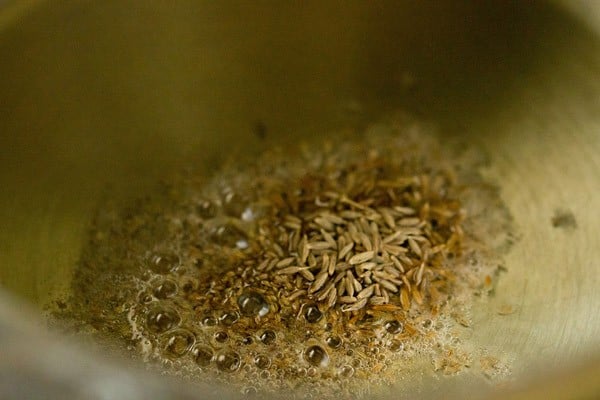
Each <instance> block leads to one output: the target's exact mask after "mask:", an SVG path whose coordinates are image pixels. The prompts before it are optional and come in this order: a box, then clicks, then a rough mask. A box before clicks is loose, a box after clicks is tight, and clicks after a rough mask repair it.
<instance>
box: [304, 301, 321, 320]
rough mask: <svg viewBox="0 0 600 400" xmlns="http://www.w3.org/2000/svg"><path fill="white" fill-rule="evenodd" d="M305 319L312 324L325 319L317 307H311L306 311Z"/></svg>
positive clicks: (307, 307)
mask: <svg viewBox="0 0 600 400" xmlns="http://www.w3.org/2000/svg"><path fill="white" fill-rule="evenodd" d="M304 318H306V321H308V322H310V323H311V324H312V323H315V322H319V321H320V320H321V318H323V313H321V310H319V308H318V307H317V306H316V305H309V306H306V308H305V310H304Z"/></svg>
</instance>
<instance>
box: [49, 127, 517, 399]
mask: <svg viewBox="0 0 600 400" xmlns="http://www.w3.org/2000/svg"><path fill="white" fill-rule="evenodd" d="M481 166H482V159H481V157H480V155H479V154H478V153H477V152H476V151H473V150H472V149H469V148H464V147H463V148H460V146H456V144H448V143H442V142H440V141H439V139H438V137H437V136H436V134H435V132H434V129H433V128H432V127H431V126H428V125H426V124H422V123H418V122H415V121H414V120H411V119H407V118H395V119H392V120H388V121H384V122H382V123H379V124H376V125H373V126H371V127H369V128H368V129H366V130H365V131H360V132H343V133H338V134H335V135H331V136H329V137H328V139H327V140H326V141H319V140H313V141H311V142H309V143H304V144H301V143H298V145H297V146H295V147H294V146H290V147H289V148H286V149H285V150H283V149H278V150H270V151H267V152H264V153H263V154H260V155H257V156H256V157H255V158H251V159H248V158H247V157H235V156H233V157H232V158H231V159H230V160H229V161H228V162H226V163H225V164H224V165H223V166H222V167H221V168H220V169H219V170H218V171H216V172H214V174H212V175H206V174H200V173H197V172H187V173H185V174H182V175H181V176H179V177H178V178H175V179H173V180H172V181H170V182H167V183H165V184H164V185H163V186H162V190H161V191H158V192H155V193H149V194H148V195H147V196H146V197H144V198H140V199H139V200H138V201H136V202H133V203H131V204H129V205H128V206H127V207H121V208H119V207H114V206H111V205H106V206H104V207H103V208H102V209H100V210H98V212H97V216H96V219H95V221H94V225H93V227H92V229H91V232H90V240H89V245H88V246H87V247H86V249H85V251H84V253H83V255H82V259H81V261H80V266H79V268H78V271H77V273H76V277H75V280H74V283H73V289H74V290H73V293H74V294H73V296H72V298H71V299H70V300H69V307H68V310H67V311H65V312H64V313H63V315H62V317H61V318H62V319H63V320H70V321H71V322H74V321H77V322H76V323H75V325H80V326H81V325H82V326H84V327H85V328H86V329H84V330H85V331H87V332H89V331H91V332H93V335H94V336H95V337H97V338H100V339H102V340H105V339H106V338H108V339H109V341H112V342H114V343H120V345H119V346H121V347H122V348H123V349H128V350H129V351H130V352H131V354H132V356H133V357H136V358H139V359H141V360H143V361H144V362H146V363H147V365H148V366H149V367H150V368H156V369H159V370H160V371H163V372H166V373H169V374H173V375H177V376H181V377H185V378H189V379H192V380H218V381H223V382H227V383H229V384H232V385H234V386H235V387H238V388H239V390H240V391H242V392H243V393H249V394H250V393H256V392H281V391H291V392H290V393H299V396H300V393H301V396H307V395H308V396H317V395H318V396H332V395H334V394H336V395H339V396H342V397H348V398H353V397H361V396H363V395H365V394H367V393H370V392H372V391H376V390H379V389H381V388H384V387H385V386H386V385H388V384H391V383H393V382H397V381H398V379H399V377H401V376H402V375H408V374H410V373H411V372H414V370H415V368H418V366H419V365H422V364H423V363H426V364H429V365H430V366H431V367H428V368H429V369H431V370H432V371H439V372H440V373H444V374H457V373H460V372H461V371H462V370H463V369H465V368H467V367H469V366H470V365H471V363H472V356H473V355H472V354H471V349H470V347H469V346H468V344H465V343H463V338H462V337H461V335H460V333H459V332H460V329H459V327H460V326H469V325H470V324H471V323H472V322H471V320H470V316H469V312H470V306H471V304H472V302H473V299H474V298H476V297H481V296H483V295H485V294H487V293H488V292H489V291H491V290H492V289H493V286H494V281H495V279H496V278H497V272H498V269H499V268H500V267H501V264H502V260H501V253H502V252H503V251H504V250H505V249H506V246H507V244H508V243H509V242H510V216H509V214H508V211H507V210H506V209H505V207H504V206H503V203H502V201H501V199H500V197H499V193H498V191H497V189H496V188H495V187H494V186H493V185H492V184H490V183H489V182H485V181H484V180H483V179H482V177H481V175H480V174H479V172H478V171H479V169H480V168H481ZM440 177H441V178H440ZM438 178H439V179H438ZM394 182H396V183H394ZM398 182H400V183H398ZM436 182H437V183H436ZM394 185H396V186H394ZM332 213H334V214H335V213H337V214H335V215H334V214H332ZM386 213H388V214H393V215H392V216H389V215H388V216H386ZM394 213H395V214H394ZM403 213H405V214H406V215H404V214H403ZM323 217H325V219H323ZM327 218H329V220H327ZM336 218H337V219H336ZM344 218H346V219H344ZM338 219H341V222H336V221H338ZM390 219H391V221H390ZM298 221H299V222H298ZM402 221H404V222H403V223H402ZM396 222H398V224H399V225H398V226H397V227H396V225H395V224H396ZM295 224H298V226H296V225H295ZM336 224H337V225H336ZM356 227H358V228H356ZM361 227H362V228H361ZM353 230H354V231H353ZM295 232H298V235H300V236H302V235H304V236H303V238H302V239H300V238H299V236H298V237H294V234H295ZM365 232H366V233H368V235H367V234H366V233H365ZM386 232H387V233H386ZM384 233H385V234H384ZM373 235H375V236H373ZM386 235H387V236H386ZM394 235H395V236H394ZM402 235H404V236H402ZM411 235H412V236H411ZM323 238H325V240H324V239H323ZM398 238H401V239H398ZM394 240H396V242H394ZM327 241H329V242H330V243H329V244H328V243H327ZM350 242H352V243H350ZM303 246H304V247H303ZM311 246H312V247H311ZM386 246H387V247H386ZM308 247H311V248H312V249H313V250H312V252H311V251H308V250H306V251H305V253H306V254H304V255H302V254H301V253H303V252H304V251H303V249H305V248H308ZM347 247H348V248H349V247H351V250H348V252H346V253H344V254H342V248H347ZM344 251H345V250H344ZM311 257H312V258H311ZM332 257H336V258H335V261H334V262H331V260H332ZM361 257H362V258H365V260H364V261H361V260H359V259H360V258H361ZM327 262H329V263H330V264H331V265H332V266H331V268H330V269H331V271H330V272H329V273H325V271H326V270H327V269H328V267H327V266H326V265H325V264H326V263H327ZM320 263H323V264H324V265H323V266H321V264H320ZM336 264H337V265H336ZM394 268H396V269H394ZM338 269H340V270H341V271H342V272H340V273H338ZM370 269H373V270H376V272H374V273H373V274H371V273H370ZM319 272H320V273H319ZM321 278H323V279H321ZM345 279H348V281H345ZM320 280H322V281H323V282H322V283H321V282H320ZM317 281H319V283H316V282H317ZM344 282H346V283H344ZM347 282H350V283H347ZM328 285H329V286H328ZM327 287H328V288H329V289H328V290H327V291H325V289H323V288H327ZM364 293H367V294H365V295H364V296H362V297H361V295H362V294H364ZM489 358H490V359H491V360H492V361H493V362H492V361H490V363H491V364H490V365H491V366H490V367H489V368H488V372H489V373H490V375H493V374H500V373H504V372H505V369H506V366H503V365H501V364H500V363H498V362H497V360H495V359H493V357H489Z"/></svg>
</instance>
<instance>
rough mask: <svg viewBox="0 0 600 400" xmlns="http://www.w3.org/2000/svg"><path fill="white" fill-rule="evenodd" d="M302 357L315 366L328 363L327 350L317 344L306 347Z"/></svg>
mask: <svg viewBox="0 0 600 400" xmlns="http://www.w3.org/2000/svg"><path fill="white" fill-rule="evenodd" d="M304 359H305V360H306V361H308V363H309V364H311V365H314V366H316V367H324V366H326V365H327V364H328V363H329V356H328V355H327V352H326V351H325V350H324V349H323V348H322V347H321V346H318V345H313V346H310V347H308V348H307V349H306V350H305V351H304Z"/></svg>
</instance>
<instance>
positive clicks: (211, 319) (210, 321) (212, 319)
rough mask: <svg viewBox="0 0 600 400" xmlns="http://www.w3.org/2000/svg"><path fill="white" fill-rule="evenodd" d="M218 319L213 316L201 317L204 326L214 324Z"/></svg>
mask: <svg viewBox="0 0 600 400" xmlns="http://www.w3.org/2000/svg"><path fill="white" fill-rule="evenodd" d="M217 323H218V321H217V319H216V318H215V317H212V316H209V315H208V316H206V317H204V318H202V325H204V326H215V325H217Z"/></svg>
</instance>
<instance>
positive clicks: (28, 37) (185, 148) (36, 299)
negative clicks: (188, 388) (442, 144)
mask: <svg viewBox="0 0 600 400" xmlns="http://www.w3.org/2000/svg"><path fill="white" fill-rule="evenodd" d="M598 10H599V8H598V7H597V6H595V5H593V4H592V3H588V2H568V3H566V4H563V3H556V4H554V3H550V4H548V3H542V2H517V1H509V2H498V1H491V2H479V1H463V2H453V1H448V2H425V3H422V2H416V3H413V2H401V3H398V2H384V1H382V2H374V3H373V2H368V3H365V2H327V3H325V4H321V3H318V2H308V3H280V2H264V1H261V2H258V3H253V4H247V3H246V2H228V3H226V4H224V3H220V2H218V3H212V2H201V3H198V2H194V1H186V0H181V1H176V2H165V3H160V2H136V1H104V2H88V1H81V0H79V1H75V0H73V1H64V2H59V3H57V2H46V1H41V0H40V1H37V0H30V1H21V2H16V1H8V2H5V3H4V4H2V5H0V59H1V60H2V61H1V62H0V187H1V188H2V190H1V191H0V221H1V223H0V283H1V285H2V290H1V292H2V293H1V296H0V349H1V350H0V397H3V398H11V396H12V397H14V398H17V397H19V398H25V397H27V398H65V397H70V398H76V397H78V396H79V397H81V398H138V397H139V398H145V397H147V396H153V397H156V395H157V393H161V394H162V395H163V396H168V395H173V396H178V397H181V396H183V393H182V390H183V391H184V392H185V389H182V388H181V387H180V386H177V385H176V386H170V384H169V383H168V382H163V381H162V380H160V379H155V377H151V378H149V377H148V376H147V375H146V373H144V372H139V371H137V370H135V369H130V368H126V367H124V366H123V365H121V364H119V362H118V361H114V360H104V359H103V357H102V356H99V355H98V354H96V353H94V352H93V350H90V349H89V348H85V347H84V348H83V349H80V348H74V347H73V346H72V345H71V344H69V343H66V344H65V343H64V338H57V337H54V336H52V335H50V336H48V335H47V334H45V333H44V332H43V331H44V330H43V329H39V321H40V320H41V319H40V316H39V315H40V314H42V313H43V311H44V310H45V309H47V308H48V307H52V306H53V304H52V302H53V301H54V300H55V299H56V298H58V297H59V296H60V295H64V294H65V293H68V291H69V287H70V279H71V276H72V273H73V270H74V268H75V266H76V265H77V260H78V258H79V254H80V251H81V248H82V246H83V243H84V241H85V237H86V230H87V227H88V224H89V222H90V219H91V215H92V213H93V211H94V209H95V207H97V205H98V203H99V201H98V199H99V198H100V197H102V196H106V195H109V196H111V197H113V198H115V199H127V198H135V197H137V196H139V195H140V194H143V193H145V192H146V191H147V190H149V188H150V187H151V186H152V185H153V183H154V182H156V181H158V180H159V179H160V178H161V177H163V176H165V175H168V174H169V173H170V172H171V171H175V170H178V169H180V168H184V167H185V166H186V165H189V163H194V164H195V165H205V166H206V167H207V168H208V167H210V166H211V165H213V164H215V163H216V162H218V160H219V159H220V158H221V157H222V156H223V155H224V152H226V151H227V150H228V148H229V147H230V146H233V143H235V145H236V146H240V147H241V146H245V147H247V148H248V149H253V148H257V147H258V146H259V145H260V146H263V145H264V141H261V140H260V139H259V138H258V137H257V135H256V133H257V130H258V131H259V132H258V133H260V134H261V135H262V134H265V133H266V136H267V139H266V140H267V143H277V142H281V141H285V140H293V138H297V137H299V136H305V135H315V134H323V133H326V132H328V131H331V130H334V129H338V128H343V127H346V126H357V125H361V124H363V123H365V122H366V121H371V120H373V119H374V118H377V117H378V116H380V115H384V114H386V113H388V112H390V111H393V110H396V109H398V108H402V109H405V110H407V111H408V112H410V113H412V114H415V115H417V116H419V117H420V118H423V119H425V120H428V121H433V122H434V123H435V124H437V125H438V126H439V127H440V130H442V131H443V132H445V134H447V135H448V137H453V138H454V137H460V138H461V139H463V140H467V141H471V142H473V143H475V144H476V145H477V146H480V147H481V148H482V149H484V150H485V151H486V152H488V153H489V155H490V166H489V168H488V170H487V173H488V174H489V175H490V177H492V179H494V180H495V181H496V182H497V183H499V185H500V188H501V192H502V197H503V198H504V200H505V201H506V203H507V205H508V207H509V208H510V210H511V212H512V214H513V216H514V218H515V222H516V224H517V231H518V236H519V238H518V240H517V241H516V243H515V245H514V246H513V249H512V250H511V252H510V253H509V254H508V256H507V259H506V265H507V268H508V271H507V273H506V274H504V276H503V277H502V278H501V280H500V283H499V285H498V288H497V289H496V291H495V295H494V296H493V297H491V298H490V299H489V301H488V302H487V303H486V304H485V305H482V306H481V307H479V308H478V309H476V310H475V318H474V320H475V321H476V328H474V329H473V332H472V334H473V337H472V340H474V341H475V342H476V343H479V344H480V345H481V346H485V347H488V348H494V349H496V350H498V351H500V352H503V353H504V354H507V355H510V356H511V357H512V358H513V359H514V361H513V374H512V376H513V378H514V381H512V382H511V383H510V384H507V388H504V390H505V391H503V392H501V393H502V396H514V398H519V396H520V394H519V393H520V392H519V391H520V390H524V391H525V393H527V396H533V395H536V396H538V397H542V396H543V397H545V398H581V397H585V396H591V397H594V396H598V395H599V394H600V386H599V381H598V379H597V376H598V373H599V372H600V364H599V362H598V359H599V358H598V357H600V341H599V340H598V337H599V334H600V312H599V311H598V310H600V296H599V295H598V292H597V287H598V285H599V284H600V281H599V276H600V275H599V274H598V272H599V265H598V260H599V259H600V246H598V245H597V244H598V243H597V236H598V229H599V228H600V211H599V210H600V156H598V155H599V154H600V79H598V77H600V36H599V33H598V32H600V19H599V13H598ZM576 16H579V17H576ZM259 136H260V135H259ZM565 215H566V216H569V217H568V218H567V217H565ZM561 216H562V217H563V219H561ZM571 217H573V219H570V218H571ZM564 218H567V219H568V221H570V222H565V220H564ZM561 221H562V222H561ZM505 305H510V306H511V307H514V313H513V314H512V315H510V316H501V315H499V314H498V309H499V308H500V307H503V306H505ZM36 321H38V322H36ZM57 366H58V367H59V368H56V367H57ZM117 371H118V372H117ZM548 377H556V378H552V379H550V378H548ZM557 381H560V382H561V385H560V388H561V389H560V390H559V389H558V386H557V384H556V383H553V382H557ZM149 382H151V383H149ZM489 389H490V388H489V387H486V386H485V385H480V383H478V382H477V381H475V380H473V379H472V378H471V377H469V376H468V374H467V375H465V376H464V377H460V378H456V379H453V380H449V381H448V382H441V383H440V382H437V383H436V384H431V385H428V384H426V385H425V388H421V390H422V391H421V392H420V393H421V395H422V396H427V395H431V396H435V395H436V394H437V395H440V393H444V394H447V395H450V394H453V395H456V396H457V397H473V396H475V395H487V394H489V393H488V390H489ZM215 390H217V391H218V390H225V389H222V388H216V389H215V388H207V391H210V393H213V394H214V392H215ZM561 390H562V391H561ZM429 392H431V393H429ZM207 393H208V392H207ZM194 394H196V393H191V394H190V393H187V394H186V396H187V395H190V396H193V395H194ZM217 395H219V394H217ZM44 396H47V397H44ZM94 396H95V397H94ZM136 396H137V397H136ZM220 396H221V397H222V395H220ZM529 398H531V397H529Z"/></svg>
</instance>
